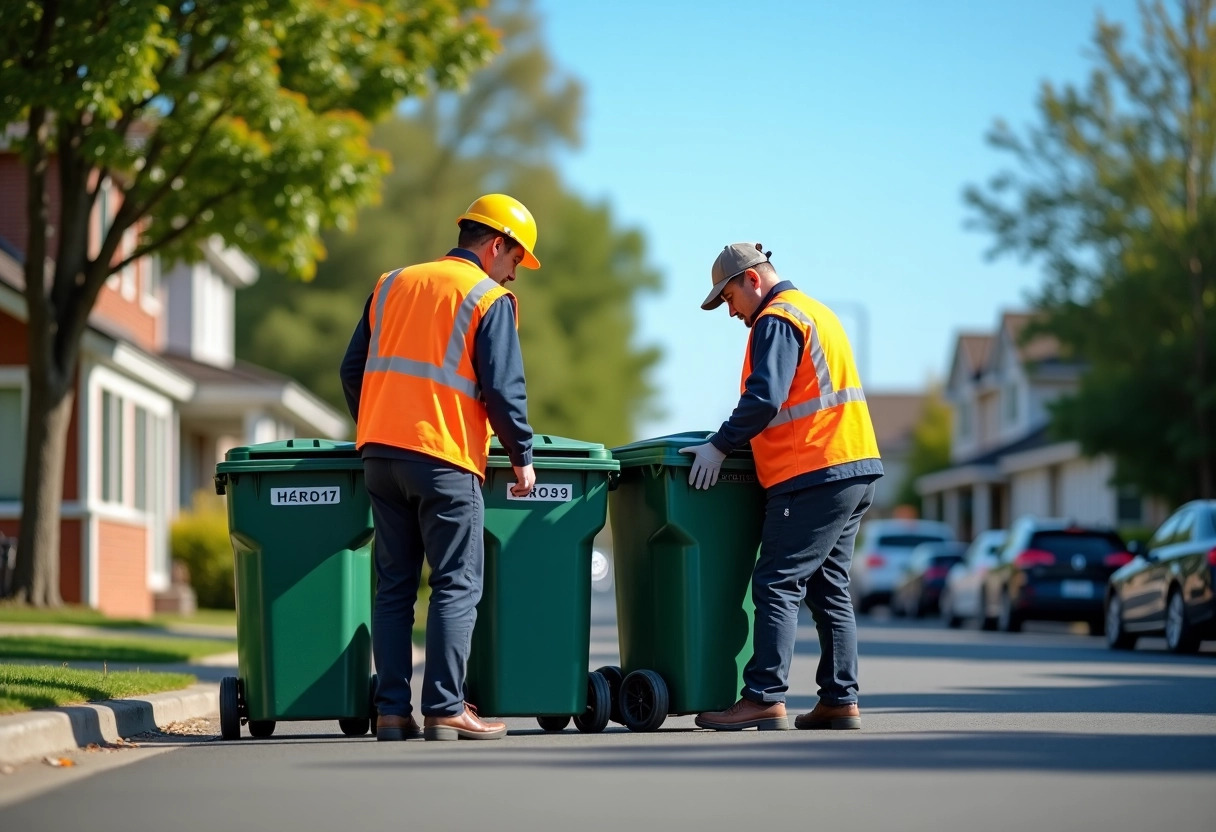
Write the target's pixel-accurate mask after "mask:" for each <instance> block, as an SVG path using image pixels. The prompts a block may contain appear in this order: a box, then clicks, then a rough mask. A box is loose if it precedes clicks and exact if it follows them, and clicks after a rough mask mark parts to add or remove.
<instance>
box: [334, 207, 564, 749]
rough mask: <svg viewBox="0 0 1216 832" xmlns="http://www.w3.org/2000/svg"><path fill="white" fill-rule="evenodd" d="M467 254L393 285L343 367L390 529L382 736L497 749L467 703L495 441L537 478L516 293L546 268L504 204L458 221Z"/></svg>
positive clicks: (382, 629)
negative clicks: (421, 634)
mask: <svg viewBox="0 0 1216 832" xmlns="http://www.w3.org/2000/svg"><path fill="white" fill-rule="evenodd" d="M457 224H458V225H459V227H460V234H459V237H458V239H457V243H456V248H454V249H452V250H451V251H449V252H448V253H447V254H446V255H445V256H443V257H441V258H440V259H438V260H436V261H434V262H430V263H422V264H419V265H415V266H408V267H406V268H401V269H395V270H393V271H390V272H386V273H385V274H383V275H381V276H380V279H379V281H378V282H377V283H376V288H375V290H374V291H373V292H372V294H371V297H369V298H368V301H367V306H366V307H365V309H364V311H363V319H362V320H361V321H360V322H359V325H358V326H357V327H356V328H355V332H354V335H353V336H352V337H351V340H350V346H349V347H348V348H347V351H346V357H345V358H344V359H343V361H342V368H341V376H342V387H343V391H344V392H345V394H346V401H347V406H348V407H349V408H350V413H351V416H352V417H353V418H354V419H355V422H356V425H357V428H356V443H357V445H358V447H359V450H360V452H361V454H362V456H363V460H364V469H365V476H366V483H367V490H368V493H369V494H370V496H371V502H372V517H373V520H374V522H375V528H376V546H375V553H376V577H377V580H378V586H377V591H376V602H375V611H374V613H373V619H372V621H373V626H372V652H373V654H374V655H375V658H376V670H377V673H378V674H379V679H380V684H379V689H378V691H377V693H376V708H377V711H378V712H379V720H378V723H377V727H376V738H377V739H379V740H403V739H411V738H416V737H419V736H425V738H426V739H428V740H455V739H498V738H500V737H502V736H503V735H504V734H506V731H507V727H506V725H505V724H503V723H501V722H489V721H487V720H484V719H481V718H480V717H479V716H478V715H477V713H476V712H475V711H474V710H473V708H472V707H471V706H469V705H468V704H467V703H465V701H464V680H465V672H466V668H467V664H468V658H469V647H470V642H471V637H472V633H473V623H474V621H475V619H476V617H477V602H478V600H480V598H481V592H482V576H483V567H484V560H485V550H484V544H483V540H482V525H483V518H484V514H485V506H484V503H483V500H482V493H481V484H482V481H483V480H484V479H485V470H486V460H487V456H488V453H489V446H490V435H491V433H494V434H496V435H497V436H498V439H499V441H500V442H502V445H503V447H504V448H505V450H506V452H507V455H508V457H509V458H510V461H511V465H512V466H513V468H514V472H515V483H514V484H512V485H511V486H510V489H511V493H512V494H514V495H515V496H517V497H526V496H527V495H528V494H530V493H531V492H532V488H533V486H534V485H535V483H536V474H535V472H534V471H533V468H532V428H531V426H530V425H529V424H528V408H527V397H526V395H525V390H524V368H523V359H522V357H521V355H520V348H519V337H518V334H517V331H516V326H517V315H516V301H515V296H514V295H512V294H511V292H510V291H509V290H508V289H507V288H506V286H507V285H508V284H509V283H510V282H511V281H513V280H515V277H516V270H517V269H519V268H525V269H538V268H540V261H538V260H537V259H536V255H535V254H534V250H535V248H536V221H535V220H534V219H533V218H532V214H531V213H530V212H529V211H528V209H527V208H526V207H524V205H523V204H522V203H521V202H519V201H518V200H516V199H513V198H512V197H510V196H506V195H504V194H489V195H486V196H483V197H480V198H479V199H477V200H476V201H474V202H473V204H472V205H470V206H469V209H468V210H467V211H465V212H464V213H463V214H462V215H461V216H460V217H459V218H458V220H457ZM424 558H425V560H426V562H427V563H428V564H430V567H431V576H430V586H431V600H430V607H429V612H428V616H427V627H426V676H425V678H424V679H423V683H422V697H421V699H422V714H423V725H422V727H421V728H419V726H418V723H417V722H416V721H415V719H414V717H413V715H412V713H411V710H412V709H411V703H410V700H411V696H410V676H411V670H412V666H413V662H412V660H411V646H410V634H411V632H412V630H413V626H414V602H415V600H416V599H417V595H418V585H419V581H420V578H421V571H422V563H423V559H424Z"/></svg>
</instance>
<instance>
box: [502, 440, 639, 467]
mask: <svg viewBox="0 0 1216 832" xmlns="http://www.w3.org/2000/svg"><path fill="white" fill-rule="evenodd" d="M532 464H533V466H535V467H537V468H567V469H573V468H578V469H581V470H590V471H619V470H620V468H621V466H620V464H619V463H617V461H616V460H615V459H613V458H612V451H610V450H608V449H607V448H605V447H604V446H603V445H601V444H599V443H598V442H580V441H579V440H577V439H567V438H566V437H564V436H552V435H550V434H544V433H538V434H536V435H535V436H534V437H532ZM488 467H490V468H510V467H511V460H510V459H509V458H508V457H507V452H506V450H504V449H503V447H502V443H501V442H499V441H498V437H497V436H495V437H494V438H493V439H491V440H490V459H489V462H488Z"/></svg>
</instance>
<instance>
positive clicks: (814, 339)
mask: <svg viewBox="0 0 1216 832" xmlns="http://www.w3.org/2000/svg"><path fill="white" fill-rule="evenodd" d="M767 308H768V309H780V310H782V311H784V312H787V313H789V314H790V315H791V316H793V317H794V318H796V319H797V320H798V321H800V322H801V323H802V324H803V326H805V327H806V329H807V343H806V351H807V357H809V358H810V359H811V365H812V366H813V367H814V368H815V378H817V379H818V380H819V395H818V396H817V397H816V398H813V399H810V400H809V401H805V402H802V403H800V404H796V405H792V406H788V407H782V408H781V410H780V411H778V413H777V415H776V416H774V417H773V420H772V421H771V422H769V423H768V427H770V428H772V427H777V426H778V425H784V424H786V423H787V422H793V421H795V420H797V419H804V418H806V417H807V416H811V415H814V414H815V413H818V412H819V411H820V410H827V409H828V408H829V407H836V406H837V405H841V404H844V403H846V402H864V401H865V400H866V394H865V393H864V392H863V391H862V389H861V388H860V387H846V388H844V389H843V390H836V389H834V387H833V385H832V374H831V372H830V371H829V370H828V361H827V358H826V357H825V356H824V354H823V344H822V343H820V341H819V331H818V330H817V329H816V328H815V322H814V321H813V320H811V319H810V318H809V317H807V315H806V314H805V313H803V311H802V310H801V309H799V308H798V307H797V306H794V305H793V304H792V303H785V302H784V301H778V302H776V303H772V304H769V306H768V307H767Z"/></svg>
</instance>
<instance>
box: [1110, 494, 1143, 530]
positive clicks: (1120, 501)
mask: <svg viewBox="0 0 1216 832" xmlns="http://www.w3.org/2000/svg"><path fill="white" fill-rule="evenodd" d="M1115 517H1116V518H1117V521H1118V523H1119V525H1121V526H1122V525H1127V526H1135V525H1139V524H1140V523H1143V522H1144V500H1143V499H1141V497H1140V492H1139V491H1138V490H1136V488H1134V487H1133V486H1130V485H1121V486H1119V488H1118V490H1117V491H1116V492H1115Z"/></svg>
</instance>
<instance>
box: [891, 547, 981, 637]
mask: <svg viewBox="0 0 1216 832" xmlns="http://www.w3.org/2000/svg"><path fill="white" fill-rule="evenodd" d="M966 551H967V545H966V544H965V543H958V542H955V541H934V542H933V543H922V544H920V545H919V546H917V547H916V548H915V549H913V550H912V559H911V560H910V561H908V568H907V569H906V570H905V571H904V574H903V578H901V579H900V582H899V584H897V585H896V587H895V590H894V592H893V593H892V594H891V611H892V612H893V613H895V614H896V615H906V616H909V617H911V618H921V617H922V616H926V615H936V614H937V611H938V602H939V601H940V600H941V597H942V587H944V586H945V585H946V576H947V575H948V574H950V567H951V566H954V564H956V563H958V562H960V561H961V560H962V559H963V554H964V553H965V552H966Z"/></svg>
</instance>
